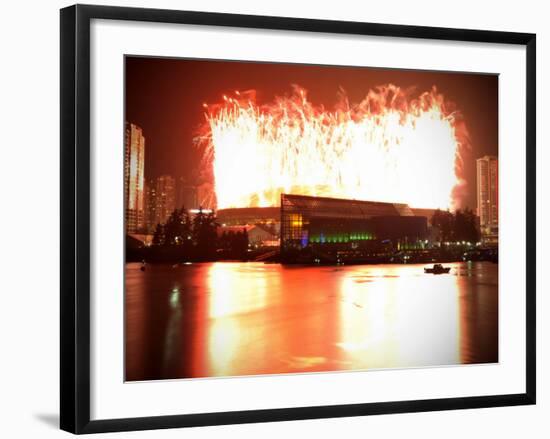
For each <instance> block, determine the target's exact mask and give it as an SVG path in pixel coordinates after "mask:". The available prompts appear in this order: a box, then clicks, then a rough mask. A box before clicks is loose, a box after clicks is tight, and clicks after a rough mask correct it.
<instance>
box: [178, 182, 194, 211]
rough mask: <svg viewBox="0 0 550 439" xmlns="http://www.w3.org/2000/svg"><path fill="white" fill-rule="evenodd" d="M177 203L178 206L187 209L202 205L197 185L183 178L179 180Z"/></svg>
mask: <svg viewBox="0 0 550 439" xmlns="http://www.w3.org/2000/svg"><path fill="white" fill-rule="evenodd" d="M176 205H177V207H178V208H182V207H185V209H187V210H189V209H196V208H198V207H200V206H199V202H198V197H197V187H196V186H194V185H191V184H189V183H187V182H186V181H185V180H184V179H183V178H180V179H179V180H178V190H177V197H176Z"/></svg>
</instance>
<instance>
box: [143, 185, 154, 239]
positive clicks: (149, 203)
mask: <svg viewBox="0 0 550 439" xmlns="http://www.w3.org/2000/svg"><path fill="white" fill-rule="evenodd" d="M156 209H157V182H156V179H153V180H149V181H146V184H145V229H146V231H147V233H150V234H153V233H154V232H155V228H156V226H157V223H156V222H155V220H156Z"/></svg>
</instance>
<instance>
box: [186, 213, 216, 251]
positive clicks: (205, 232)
mask: <svg viewBox="0 0 550 439" xmlns="http://www.w3.org/2000/svg"><path fill="white" fill-rule="evenodd" d="M217 227H218V224H217V223H216V216H215V214H214V212H210V213H205V212H204V211H203V210H202V208H200V209H199V212H198V213H197V214H196V215H195V218H193V235H192V236H193V243H194V245H195V249H196V253H197V256H199V258H201V259H210V258H212V257H213V256H214V255H215V252H216V241H217V232H216V229H217Z"/></svg>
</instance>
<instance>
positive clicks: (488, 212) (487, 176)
mask: <svg viewBox="0 0 550 439" xmlns="http://www.w3.org/2000/svg"><path fill="white" fill-rule="evenodd" d="M477 215H478V216H479V225H480V228H481V234H482V236H484V237H498V159H497V158H496V157H493V156H484V157H481V158H479V159H477Z"/></svg>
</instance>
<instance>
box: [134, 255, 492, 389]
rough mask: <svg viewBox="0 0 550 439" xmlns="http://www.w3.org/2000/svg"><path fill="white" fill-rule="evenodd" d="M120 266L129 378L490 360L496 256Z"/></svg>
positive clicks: (260, 372)
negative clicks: (443, 260) (430, 268)
mask: <svg viewBox="0 0 550 439" xmlns="http://www.w3.org/2000/svg"><path fill="white" fill-rule="evenodd" d="M449 265H451V266H452V269H451V272H450V274H443V275H431V274H424V272H423V266H422V265H362V266H345V267H337V268H335V267H285V266H281V265H278V264H263V263H204V264H191V265H179V266H171V265H150V266H148V267H147V269H146V270H145V271H144V272H143V271H140V269H139V264H127V265H126V299H125V300H126V379H127V380H152V379H167V378H190V377H209V376H235V375H257V374H274V373H296V372H319V371H336V370H351V369H377V368H394V367H422V366H438V365H452V364H466V363H489V362H497V361H498V265H495V264H491V263H486V262H480V263H455V264H449Z"/></svg>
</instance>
